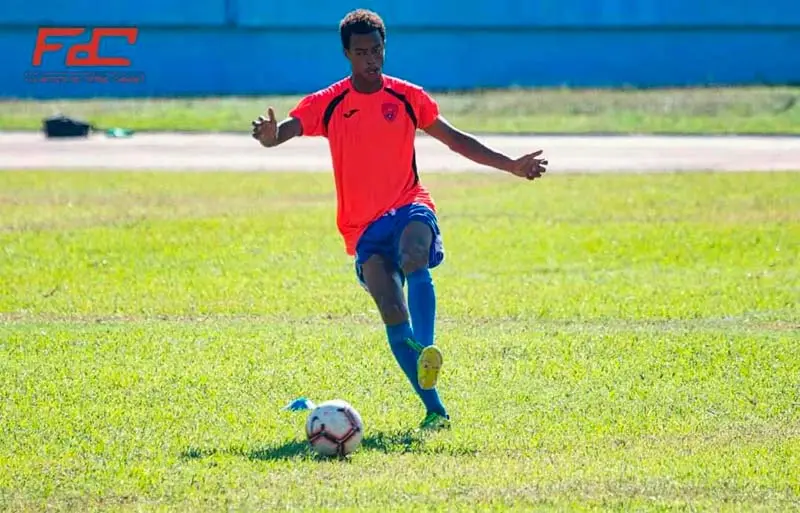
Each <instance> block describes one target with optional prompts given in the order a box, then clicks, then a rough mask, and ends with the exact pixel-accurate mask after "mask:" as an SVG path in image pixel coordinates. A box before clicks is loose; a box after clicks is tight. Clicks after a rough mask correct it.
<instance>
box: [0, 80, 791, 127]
mask: <svg viewBox="0 0 800 513" xmlns="http://www.w3.org/2000/svg"><path fill="white" fill-rule="evenodd" d="M434 96H435V97H436V99H437V100H438V101H439V103H440V104H441V108H442V113H443V114H444V115H445V117H447V118H448V119H450V120H451V121H453V122H454V123H456V124H457V125H458V126H459V127H461V128H463V129H466V130H469V131H474V132H539V133H542V132H550V133H587V132H613V133H696V134H699V133H720V134H731V133H793V134H800V102H798V101H797V100H798V98H800V88H797V87H794V88H791V87H775V88H768V87H753V88H702V89H667V90H660V89H656V90H580V89H578V90H573V89H542V90H536V89H512V90H500V91H483V92H469V93H440V94H435V95H434ZM298 98H299V97H297V96H293V97H263V98H209V99H190V100H186V99H168V100H154V99H149V100H118V99H114V100H82V101H67V100H56V101H5V102H3V101H0V130H12V129H25V130H38V129H40V127H41V123H42V118H44V117H46V116H50V115H52V114H55V113H58V112H63V113H65V114H67V115H71V116H78V117H82V118H84V119H87V120H89V121H91V122H93V123H95V124H97V125H98V126H99V127H101V128H103V127H106V128H108V127H114V126H121V127H128V128H133V129H136V130H186V131H249V130H250V122H251V121H252V120H253V119H255V118H256V117H258V116H259V115H260V114H262V113H264V112H265V111H266V108H267V106H269V105H272V106H274V107H275V109H276V115H278V116H284V115H285V114H286V113H287V112H288V111H289V109H291V108H292V107H293V106H294V105H295V103H296V102H297V100H298Z"/></svg>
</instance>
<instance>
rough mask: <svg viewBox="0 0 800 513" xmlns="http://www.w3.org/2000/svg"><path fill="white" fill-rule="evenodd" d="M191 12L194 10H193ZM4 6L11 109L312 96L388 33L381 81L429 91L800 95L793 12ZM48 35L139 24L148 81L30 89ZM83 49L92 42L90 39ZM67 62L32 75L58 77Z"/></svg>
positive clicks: (79, 1) (477, 3)
mask: <svg viewBox="0 0 800 513" xmlns="http://www.w3.org/2000/svg"><path fill="white" fill-rule="evenodd" d="M187 5H190V6H191V7H190V8H187ZM295 5H297V6H301V5H302V8H300V7H297V8H293V7H289V6H288V3H287V2H286V1H281V2H278V1H274V0H193V1H192V2H191V3H187V2H185V0H136V1H134V0H115V1H113V2H105V3H103V2H97V1H96V0H72V1H70V2H65V1H63V0H24V1H23V0H2V4H1V5H0V48H2V49H3V51H4V52H5V56H4V58H3V59H2V61H3V66H2V67H0V96H3V97H39V98H48V97H91V96H118V97H125V96H175V95H221V94H237V95H243V94H268V93H303V92H308V91H311V90H314V89H317V88H320V87H324V86H325V85H327V84H328V83H330V82H332V81H334V80H337V79H339V78H340V77H342V76H344V75H346V74H347V71H348V69H347V62H346V61H345V60H344V57H343V56H342V54H341V50H340V46H339V39H338V32H337V25H338V22H339V20H340V19H341V17H342V16H343V15H344V13H346V12H347V11H348V10H350V9H352V8H354V7H367V8H373V9H375V10H377V11H378V12H379V13H380V14H381V15H382V16H383V18H384V20H385V21H386V23H387V25H388V30H389V34H388V41H387V62H386V72H387V73H390V74H394V75H398V76H401V77H404V78H407V79H409V80H412V81H415V82H418V83H420V84H422V85H424V86H425V87H428V88H430V89H445V88H470V87H502V86H508V85H522V86H560V85H571V86H619V85H632V86H638V87H654V86H684V85H696V84H763V83H767V84H779V83H782V84H785V83H800V1H798V0H766V1H765V0H726V1H725V2H719V1H718V0H536V1H531V0H492V1H489V0H406V1H404V2H402V3H400V2H394V1H389V0H382V1H378V0H364V1H362V2H360V3H358V4H351V3H350V2H334V1H331V0H304V1H303V2H299V1H298V2H297V4H295ZM40 25H57V26H62V25H79V26H90V27H91V26H103V25H136V26H138V27H139V30H140V33H139V40H138V42H137V44H136V45H135V46H133V47H130V46H128V45H127V44H125V43H124V42H122V41H113V40H109V41H108V44H107V45H104V47H103V51H102V52H103V53H104V54H108V55H119V56H125V57H129V58H130V59H131V60H132V66H131V68H130V70H131V71H137V72H143V73H144V77H145V78H144V81H143V82H141V83H128V84H119V83H117V84H90V83H75V84H65V83H61V84H55V83H29V82H26V81H25V79H24V78H23V77H24V75H25V73H26V72H28V71H32V70H34V68H33V67H32V64H31V54H32V51H33V47H34V43H35V40H36V31H37V27H38V26H40ZM84 39H85V40H88V36H86V37H85V38H84ZM63 59H64V53H63V52H62V53H60V54H58V53H53V54H46V55H45V59H44V63H43V66H42V68H39V69H38V70H37V71H63V70H65V69H66V68H65V67H64V66H63Z"/></svg>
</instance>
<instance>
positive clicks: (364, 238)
mask: <svg viewBox="0 0 800 513" xmlns="http://www.w3.org/2000/svg"><path fill="white" fill-rule="evenodd" d="M411 221H419V222H422V223H425V224H426V225H428V226H429V227H430V229H431V232H433V241H432V242H431V247H430V252H429V253H428V269H433V268H434V267H436V266H438V265H439V264H441V263H442V261H443V260H444V244H443V243H442V234H441V231H440V230H439V223H438V220H437V219H436V214H435V213H434V212H433V210H431V209H430V208H428V206H427V205H423V204H420V203H412V204H410V205H405V206H403V207H400V208H398V209H394V210H391V211H389V212H387V213H386V214H384V215H383V216H381V217H380V218H379V219H377V220H376V221H374V222H373V223H372V224H371V225H369V226H368V227H367V229H366V230H364V233H363V234H361V238H360V239H358V243H357V244H356V258H355V270H356V277H357V278H358V281H359V283H361V286H362V287H364V288H365V289H366V288H367V285H366V283H365V282H364V274H363V273H362V266H363V265H364V262H366V261H367V260H368V259H369V257H371V256H372V255H375V254H379V255H381V256H383V257H384V258H386V259H387V260H388V261H389V262H390V263H392V264H394V267H395V268H396V269H397V271H398V273H399V274H400V277H401V279H402V280H403V283H405V276H403V272H402V271H401V270H400V236H401V235H402V234H403V230H404V229H405V227H406V226H407V225H408V223H410V222H411Z"/></svg>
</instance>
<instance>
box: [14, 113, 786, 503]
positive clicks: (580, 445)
mask: <svg viewBox="0 0 800 513" xmlns="http://www.w3.org/2000/svg"><path fill="white" fill-rule="evenodd" d="M128 124H130V123H128ZM424 179H425V180H426V182H427V183H428V185H429V186H430V187H431V189H432V190H433V192H434V194H435V196H436V198H437V200H438V203H439V207H440V214H441V223H442V227H443V230H444V234H445V244H446V248H447V251H448V254H447V259H446V261H445V264H444V265H443V266H442V267H441V268H439V269H438V270H436V271H435V279H436V280H437V281H436V284H437V285H436V286H437V292H438V297H439V319H440V323H439V328H438V336H439V338H438V341H439V344H440V345H441V347H442V348H443V350H444V351H445V356H446V367H445V369H446V370H445V374H444V376H443V378H442V388H441V393H442V396H443V398H444V400H445V402H446V403H447V405H448V406H449V408H450V410H451V414H452V415H453V417H454V427H453V429H452V430H451V431H449V432H441V433H436V434H431V435H428V436H424V437H423V436H420V435H419V434H417V433H414V431H413V428H414V427H416V425H417V423H418V422H419V421H420V420H421V418H422V414H423V412H422V410H421V408H420V404H418V401H417V399H416V398H415V397H414V396H413V395H412V392H411V389H410V386H409V385H408V384H407V382H405V381H404V377H403V375H402V374H401V372H400V370H399V369H398V368H397V366H396V364H395V363H394V360H393V358H392V355H391V352H390V351H389V348H388V345H387V343H386V342H385V340H384V332H383V328H382V326H381V325H380V324H379V323H378V317H377V312H376V311H375V309H374V307H373V305H372V303H371V300H370V299H369V298H368V296H367V295H366V294H365V293H364V292H363V291H362V290H361V289H360V288H359V287H358V285H357V283H356V281H355V278H354V276H353V274H352V264H351V261H350V260H349V259H348V258H347V257H346V255H344V253H343V251H342V246H341V242H340V240H339V238H338V234H337V233H336V231H335V225H334V217H333V215H334V210H333V209H334V204H333V194H332V185H331V179H330V176H329V175H327V174H322V173H321V174H311V173H305V174H290V173H286V174H256V173H253V174H246V173H242V174H234V173H227V174H213V173H202V174H182V173H168V174H148V173H111V172H108V173H96V174H94V173H68V172H19V173H16V172H4V173H0V244H1V245H2V251H1V252H0V287H2V294H0V311H1V312H3V313H2V314H1V315H0V320H2V323H1V324H0V509H2V510H4V511H43V510H47V511H64V510H78V511H90V510H104V511H204V510H213V511H218V510H222V509H225V510H237V511H274V510H277V509H283V508H311V507H312V506H316V508H315V509H316V510H331V509H334V508H343V509H347V508H350V509H355V508H369V509H372V510H382V511H423V510H442V511H443V510H450V509H454V508H460V509H462V510H465V511H466V510H470V511H471V510H482V509H494V510H499V509H506V508H509V509H514V508H516V509H526V508H530V507H534V506H536V507H542V508H552V509H570V510H589V509H598V508H602V509H619V510H621V509H636V510H665V509H686V510H690V509H695V508H697V509H708V510H713V511H758V510H769V511H776V510H791V509H794V510H797V508H798V507H800V472H798V471H797V469H798V468H800V382H798V376H800V353H798V351H797V348H798V344H799V343H800V334H799V333H800V308H798V301H797V300H798V297H800V266H798V246H797V242H798V240H800V210H798V208H797V205H798V204H800V181H798V180H797V175H796V174H791V173H785V174H784V173H774V174H768V175H765V174H749V173H741V174H738V173H737V174H730V175H723V174H701V173H698V174H681V175H672V174H663V175H585V176H581V175H570V176H552V177H548V178H547V179H545V180H542V181H539V182H535V183H533V184H531V183H527V182H522V181H519V180H516V179H512V178H510V177H506V176H500V175H491V174H480V175H466V174H465V175H459V174H441V175H430V176H425V177H424ZM300 395H308V396H310V397H311V398H312V399H314V400H316V401H321V400H325V399H329V398H333V397H341V398H344V399H347V400H349V401H351V402H352V403H353V404H354V405H355V406H356V407H357V408H358V409H359V410H360V412H361V413H362V415H363V417H364V421H365V425H366V430H367V431H366V439H365V441H364V444H363V446H362V447H361V449H360V450H359V451H358V452H357V453H356V454H354V455H353V457H352V458H351V459H350V461H348V462H337V461H319V460H317V459H315V458H313V457H311V456H310V455H309V454H308V452H307V450H306V447H305V444H304V440H303V437H302V426H303V421H304V420H305V417H304V415H302V414H299V413H288V412H281V411H279V409H280V407H281V406H283V405H284V404H286V403H287V402H288V401H289V400H291V399H293V398H295V397H297V396H300Z"/></svg>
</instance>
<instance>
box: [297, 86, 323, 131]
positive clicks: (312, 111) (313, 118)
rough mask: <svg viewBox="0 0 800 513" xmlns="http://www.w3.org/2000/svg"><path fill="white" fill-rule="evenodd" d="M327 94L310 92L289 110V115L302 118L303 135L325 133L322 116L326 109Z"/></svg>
mask: <svg viewBox="0 0 800 513" xmlns="http://www.w3.org/2000/svg"><path fill="white" fill-rule="evenodd" d="M324 105H325V96H324V95H322V94H320V93H314V94H310V95H308V96H306V97H304V98H303V99H301V100H300V101H299V102H298V103H297V105H296V106H295V107H294V108H293V109H292V110H291V111H289V116H290V117H293V118H296V119H298V120H300V125H301V126H302V127H303V135H304V136H307V137H313V136H320V135H323V130H322V116H323V112H324V110H325V107H324Z"/></svg>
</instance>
